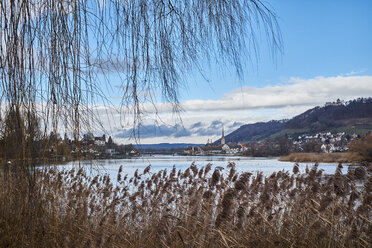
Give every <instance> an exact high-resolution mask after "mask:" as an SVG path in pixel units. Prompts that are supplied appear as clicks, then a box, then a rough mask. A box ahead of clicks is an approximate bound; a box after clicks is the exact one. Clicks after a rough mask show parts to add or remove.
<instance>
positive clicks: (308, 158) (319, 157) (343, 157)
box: [279, 152, 362, 163]
mask: <svg viewBox="0 0 372 248" xmlns="http://www.w3.org/2000/svg"><path fill="white" fill-rule="evenodd" d="M279 160H280V161H289V162H314V163H315V162H323V163H357V162H360V161H361V160H362V157H361V156H360V155H359V154H357V153H353V152H337V153H291V154H289V155H287V156H282V157H280V158H279Z"/></svg>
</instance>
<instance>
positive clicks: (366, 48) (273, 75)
mask: <svg viewBox="0 0 372 248" xmlns="http://www.w3.org/2000/svg"><path fill="white" fill-rule="evenodd" d="M267 3H269V4H270V5H271V6H272V8H273V9H274V10H275V12H276V14H277V16H278V21H279V26H280V28H281V34H282V38H283V53H282V54H281V55H279V56H278V57H277V59H273V57H272V56H271V55H270V52H269V49H268V45H267V43H265V41H264V37H262V38H261V39H260V38H259V40H258V41H259V48H260V57H259V60H258V61H257V62H258V63H256V62H255V61H253V62H252V63H251V62H250V61H249V60H248V59H247V60H246V61H245V62H246V64H245V66H244V77H243V78H242V79H239V78H238V77H237V76H236V75H235V74H234V69H233V68H225V70H224V71H223V72H221V71H220V69H219V68H218V67H216V66H211V67H208V66H207V65H206V66H205V67H204V68H203V69H204V75H205V76H206V77H207V79H208V81H206V80H205V79H203V77H202V76H201V75H200V74H199V73H198V72H191V73H190V74H187V75H184V76H185V79H186V80H185V81H186V82H187V84H186V86H185V87H181V89H180V100H181V103H182V106H183V108H184V112H182V113H181V117H182V122H181V121H180V120H179V119H178V118H175V116H174V115H173V114H172V113H171V112H170V111H169V106H168V105H166V104H161V103H159V107H158V116H155V117H154V115H153V114H154V111H152V110H149V111H148V112H147V113H146V115H145V116H144V127H145V128H144V129H142V130H141V131H142V133H143V138H142V139H141V142H142V143H161V142H171V143H181V142H193V143H205V142H206V141H207V139H213V140H215V139H217V138H218V137H219V135H220V132H221V130H220V129H221V128H222V126H224V127H225V132H226V133H229V132H231V131H233V130H235V129H236V128H237V127H238V126H239V125H240V124H245V123H253V122H257V121H269V120H271V119H283V118H291V117H293V116H295V115H297V114H300V113H301V112H303V111H305V110H307V109H309V108H312V107H314V106H317V105H322V104H324V103H325V101H334V100H336V99H337V98H340V99H343V100H350V99H354V98H356V97H372V47H371V44H372V32H371V27H372V15H371V13H372V1H370V0H356V1H350V0H348V1H346V0H338V1H334V0H322V1H320V0H319V1H318V0H312V1H294V0H291V1H290V0H287V1H285V0H271V1H267ZM113 118H119V117H118V115H116V114H114V115H113ZM103 123H104V126H105V127H107V132H108V133H109V134H112V135H113V137H114V138H116V140H117V141H118V142H120V143H130V142H133V141H131V140H128V139H127V137H128V135H129V134H130V131H131V126H130V123H129V122H128V123H121V124H122V125H119V124H115V123H119V121H113V119H112V118H111V117H110V118H109V119H108V120H106V121H105V120H103ZM105 123H106V124H105ZM172 130H173V131H172Z"/></svg>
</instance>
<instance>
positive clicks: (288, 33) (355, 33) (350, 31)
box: [182, 0, 372, 100]
mask: <svg viewBox="0 0 372 248" xmlns="http://www.w3.org/2000/svg"><path fill="white" fill-rule="evenodd" d="M268 3H270V5H271V6H272V7H273V8H274V9H275V11H276V13H277V15H278V21H279V25H280V28H281V32H282V37H283V54H282V55H281V56H279V57H278V58H277V59H276V60H275V59H273V57H272V56H271V55H270V53H269V51H268V49H267V48H268V47H267V44H265V43H264V41H263V44H261V45H260V58H259V59H260V60H259V63H258V65H257V67H256V65H254V66H253V67H252V66H251V65H249V64H248V65H247V66H246V67H245V75H244V78H243V80H239V79H238V78H237V77H236V76H235V75H234V74H233V68H231V69H230V72H229V71H228V70H226V71H225V73H224V74H221V73H220V72H217V70H216V69H215V68H212V69H211V70H208V71H207V72H208V73H206V75H207V76H208V78H209V83H208V82H206V81H205V80H203V78H202V77H200V76H190V79H189V87H188V90H186V91H183V92H182V97H183V99H184V100H188V99H194V98H202V99H210V98H212V99H217V98H220V97H223V95H224V94H225V93H226V92H227V91H229V90H231V89H233V88H237V87H239V86H241V85H249V86H255V87H264V86H266V85H273V84H275V85H276V84H283V83H286V82H287V80H288V79H289V78H290V77H301V78H313V77H316V76H325V77H326V76H336V75H343V74H348V73H351V72H358V74H359V75H371V74H372V73H371V70H372V48H371V44H372V32H371V26H372V15H371V13H372V1H368V0H364V1H345V0H340V1H334V0H323V1H316V0H313V1H289V0H287V1H285V0H282V1H279V0H275V1H268ZM206 69H208V68H206Z"/></svg>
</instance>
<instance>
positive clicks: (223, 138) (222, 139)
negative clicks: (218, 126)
mask: <svg viewBox="0 0 372 248" xmlns="http://www.w3.org/2000/svg"><path fill="white" fill-rule="evenodd" d="M225 144H226V140H225V133H224V131H223V128H222V137H221V146H223V145H225Z"/></svg>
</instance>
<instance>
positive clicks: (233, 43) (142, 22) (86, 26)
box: [0, 0, 281, 149]
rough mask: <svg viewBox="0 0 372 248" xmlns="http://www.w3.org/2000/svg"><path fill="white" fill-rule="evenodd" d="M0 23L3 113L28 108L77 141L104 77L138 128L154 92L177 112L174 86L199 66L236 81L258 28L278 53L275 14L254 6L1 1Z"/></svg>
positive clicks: (253, 0) (131, 0)
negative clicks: (230, 73)
mask: <svg viewBox="0 0 372 248" xmlns="http://www.w3.org/2000/svg"><path fill="white" fill-rule="evenodd" d="M0 20H1V21H0V81H1V83H0V90H1V91H0V105H1V106H0V107H1V110H2V111H1V113H2V114H4V113H5V112H6V111H5V110H6V109H8V110H9V109H12V110H13V111H15V112H16V113H17V112H20V113H23V114H21V116H26V114H24V113H26V112H27V111H30V110H32V111H33V112H36V113H38V115H39V116H40V117H41V120H42V123H41V124H40V125H41V126H42V127H43V128H44V130H47V129H52V130H53V131H54V132H56V131H57V129H58V126H60V125H62V126H64V127H65V128H66V129H69V130H72V131H73V133H74V135H75V138H76V139H77V138H78V137H79V133H80V128H81V127H82V126H84V125H85V126H86V125H89V124H90V123H91V122H92V121H94V115H93V108H92V106H93V105H94V104H95V103H97V101H98V100H99V101H105V100H107V98H106V97H107V96H105V95H104V94H103V93H102V92H103V91H102V89H103V87H113V84H112V82H110V81H109V80H108V78H109V76H108V74H110V73H116V75H118V76H119V78H120V79H121V82H120V84H121V87H120V90H121V93H122V94H121V95H122V111H123V112H124V113H130V114H131V116H134V122H133V124H134V126H136V125H138V124H139V122H140V116H141V113H142V107H141V106H142V103H144V102H146V101H150V102H151V101H153V100H154V99H153V94H152V92H153V91H157V90H159V89H160V91H161V92H162V96H163V98H164V99H165V100H166V101H167V102H170V103H172V105H173V109H174V110H175V111H177V110H178V109H179V101H178V89H179V85H180V84H182V83H183V80H182V78H183V77H184V75H185V73H187V72H189V71H191V70H195V69H200V68H201V64H203V60H204V59H208V60H209V61H212V62H216V63H217V64H219V65H222V66H223V65H225V64H230V65H233V66H234V67H235V69H236V73H237V74H238V75H242V68H243V67H242V56H244V57H249V58H255V56H256V55H257V47H256V44H257V41H256V38H257V36H256V34H257V32H259V30H260V29H263V30H264V33H265V34H266V35H267V40H268V42H269V47H270V49H272V51H274V52H275V51H278V50H280V49H281V37H280V32H279V28H278V24H277V20H276V16H275V14H274V13H273V12H272V11H271V10H270V9H269V8H268V7H267V5H265V4H264V3H263V2H262V1H260V0H188V1H184V0H91V1H88V0H2V1H0ZM102 78H104V79H102ZM26 119H27V118H26ZM24 149H25V148H24Z"/></svg>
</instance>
